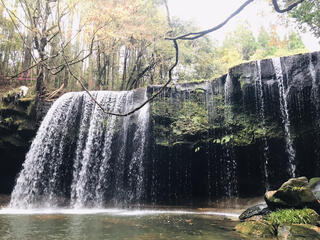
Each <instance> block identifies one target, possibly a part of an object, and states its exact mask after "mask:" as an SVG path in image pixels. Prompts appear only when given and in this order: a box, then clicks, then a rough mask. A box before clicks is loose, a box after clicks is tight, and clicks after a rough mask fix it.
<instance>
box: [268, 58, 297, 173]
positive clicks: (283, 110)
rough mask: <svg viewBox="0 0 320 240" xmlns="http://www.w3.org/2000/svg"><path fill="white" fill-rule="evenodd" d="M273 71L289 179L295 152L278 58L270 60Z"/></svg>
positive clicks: (293, 169) (293, 166)
mask: <svg viewBox="0 0 320 240" xmlns="http://www.w3.org/2000/svg"><path fill="white" fill-rule="evenodd" d="M272 62H273V66H274V70H275V73H276V78H277V81H278V88H279V96H280V111H281V115H282V119H283V123H284V130H285V135H286V152H287V153H288V159H289V169H288V170H289V174H290V176H291V177H295V171H296V165H295V157H296V152H295V149H294V148H293V142H292V137H291V133H290V118H289V110H288V99H287V97H288V89H285V87H284V84H283V72H282V67H281V61H280V58H273V59H272Z"/></svg>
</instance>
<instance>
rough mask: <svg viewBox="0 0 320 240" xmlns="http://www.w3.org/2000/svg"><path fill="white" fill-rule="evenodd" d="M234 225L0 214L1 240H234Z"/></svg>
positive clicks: (206, 219) (210, 219) (190, 217)
mask: <svg viewBox="0 0 320 240" xmlns="http://www.w3.org/2000/svg"><path fill="white" fill-rule="evenodd" d="M126 212H128V211H126ZM235 224H236V222H234V221H231V220H228V219H224V220H223V221H222V220H221V218H220V219H219V218H217V216H214V215H207V214H190V213H182V214H180V213H179V214H178V213H177V212H176V213H174V212H171V213H169V212H167V213H159V212H158V213H153V214H132V215H130V214H127V215H125V214H122V215H121V214H118V213H116V211H115V213H114V214H111V213H102V212H101V213H96V214H92V213H91V214H85V213H83V214H61V213H55V214H36V213H34V214H0V239H1V240H2V239H5V240H9V239H10V240H11V239H12V240H53V239H54V240H62V239H70V240H84V239H89V240H100V239H107V240H108V239H110V240H120V239H121V240H144V239H146V240H152V239H185V240H189V239H190V240H191V239H192V240H194V239H201V240H206V239H208V240H209V239H210V240H226V239H232V240H238V239H242V238H241V237H240V236H239V235H238V234H237V233H236V232H234V231H233V230H232V229H233V227H234V225H235Z"/></svg>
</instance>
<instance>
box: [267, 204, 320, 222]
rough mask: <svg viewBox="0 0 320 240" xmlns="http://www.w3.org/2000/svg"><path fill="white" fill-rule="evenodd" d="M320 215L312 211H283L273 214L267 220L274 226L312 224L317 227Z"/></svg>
mask: <svg viewBox="0 0 320 240" xmlns="http://www.w3.org/2000/svg"><path fill="white" fill-rule="evenodd" d="M318 218H319V215H318V214H317V213H316V212H315V211H314V210H312V209H309V208H304V209H282V210H278V211H276V212H273V213H271V214H270V215H269V216H268V218H267V220H268V221H269V222H270V223H271V224H272V225H273V226H279V225H283V224H312V225H316V223H317V221H318Z"/></svg>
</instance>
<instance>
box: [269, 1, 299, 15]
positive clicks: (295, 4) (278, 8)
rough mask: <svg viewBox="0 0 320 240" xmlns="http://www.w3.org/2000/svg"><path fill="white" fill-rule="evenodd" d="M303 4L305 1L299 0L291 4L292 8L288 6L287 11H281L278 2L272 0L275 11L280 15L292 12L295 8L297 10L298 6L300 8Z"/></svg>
mask: <svg viewBox="0 0 320 240" xmlns="http://www.w3.org/2000/svg"><path fill="white" fill-rule="evenodd" d="M302 2H304V0H299V1H297V2H295V3H293V4H291V5H290V6H288V7H287V8H285V9H280V7H279V4H278V0H272V4H273V7H274V10H276V11H277V12H278V13H285V12H289V11H290V10H292V9H293V8H295V7H296V6H298V5H299V4H300V3H302Z"/></svg>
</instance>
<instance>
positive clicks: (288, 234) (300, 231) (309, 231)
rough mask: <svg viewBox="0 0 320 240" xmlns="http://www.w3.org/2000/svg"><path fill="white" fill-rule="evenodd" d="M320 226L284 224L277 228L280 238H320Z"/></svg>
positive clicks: (313, 239)
mask: <svg viewBox="0 0 320 240" xmlns="http://www.w3.org/2000/svg"><path fill="white" fill-rule="evenodd" d="M319 231H320V228H318V227H316V226H314V225H310V224H292V225H282V226H279V227H278V229H277V232H278V234H277V237H278V240H307V239H308V240H320V233H319Z"/></svg>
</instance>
